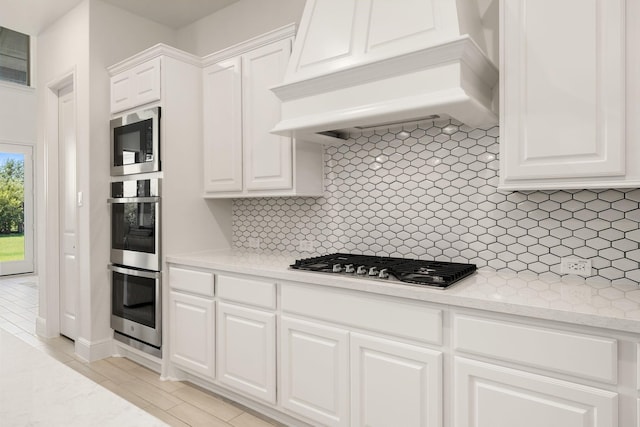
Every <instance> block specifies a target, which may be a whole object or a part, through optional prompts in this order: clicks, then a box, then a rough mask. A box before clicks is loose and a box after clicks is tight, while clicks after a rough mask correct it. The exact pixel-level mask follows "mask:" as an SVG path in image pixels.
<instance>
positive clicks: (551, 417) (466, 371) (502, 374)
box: [453, 358, 618, 427]
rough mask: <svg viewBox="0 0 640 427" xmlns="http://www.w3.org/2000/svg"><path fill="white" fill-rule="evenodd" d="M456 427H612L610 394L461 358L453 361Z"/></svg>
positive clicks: (614, 413)
mask: <svg viewBox="0 0 640 427" xmlns="http://www.w3.org/2000/svg"><path fill="white" fill-rule="evenodd" d="M454 375H455V400H454V411H453V412H454V414H455V420H454V426H456V427H513V426H518V427H540V426H545V427H613V426H617V425H618V395H617V394H616V393H613V392H610V391H605V390H600V389H597V388H593V387H587V386H584V385H581V384H574V383H571V382H567V381H561V380H556V379H554V378H549V377H545V376H541V375H536V374H531V373H528V372H524V371H519V370H515V369H509V368H503V367H499V366H495V365H490V364H487V363H482V362H477V361H474V360H468V359H463V358H456V359H455V362H454Z"/></svg>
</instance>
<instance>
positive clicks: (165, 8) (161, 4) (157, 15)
mask: <svg viewBox="0 0 640 427" xmlns="http://www.w3.org/2000/svg"><path fill="white" fill-rule="evenodd" d="M41 1H45V2H46V1H49V2H50V1H51V0H41ZM56 1H58V0H56ZM103 1H104V2H106V3H110V4H112V5H114V6H117V7H119V8H121V9H125V10H128V11H129V12H132V13H135V14H136V15H140V16H144V17H146V18H149V19H150V20H152V21H156V22H159V23H160V24H164V25H166V26H168V27H171V28H174V29H178V28H182V27H184V26H186V25H189V24H191V23H192V22H195V21H197V20H199V19H200V18H204V17H205V16H207V15H211V14H212V13H213V12H216V11H218V10H220V9H222V8H224V7H227V6H228V5H230V4H231V3H235V2H237V1H238V0H103Z"/></svg>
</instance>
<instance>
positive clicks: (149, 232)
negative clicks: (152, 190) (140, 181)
mask: <svg viewBox="0 0 640 427" xmlns="http://www.w3.org/2000/svg"><path fill="white" fill-rule="evenodd" d="M110 202H111V262H112V263H114V264H120V265H128V266H130V267H138V268H144V269H146V270H154V271H160V260H161V257H160V238H159V236H160V222H159V210H160V198H159V197H142V198H130V199H128V198H125V199H111V200H110Z"/></svg>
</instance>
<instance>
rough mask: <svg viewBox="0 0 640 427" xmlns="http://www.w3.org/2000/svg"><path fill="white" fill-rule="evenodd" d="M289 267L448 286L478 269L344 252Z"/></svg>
mask: <svg viewBox="0 0 640 427" xmlns="http://www.w3.org/2000/svg"><path fill="white" fill-rule="evenodd" d="M290 267H291V268H292V269H295V270H304V271H315V272H320V273H332V274H340V275H346V276H353V277H363V278H368V279H376V280H387V281H394V282H400V283H404V284H408V285H417V286H429V287H435V288H439V289H444V288H447V287H448V286H451V285H452V284H454V283H456V282H457V281H459V280H461V279H463V278H464V277H467V276H469V275H471V274H473V273H474V272H475V271H476V266H475V264H461V263H455V262H442V261H425V260H418V259H408V258H392V257H378V256H369V255H355V254H341V253H337V254H331V255H322V256H317V257H313V258H304V259H299V260H296V261H295V263H294V264H292V265H291V266H290Z"/></svg>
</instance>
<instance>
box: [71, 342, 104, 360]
mask: <svg viewBox="0 0 640 427" xmlns="http://www.w3.org/2000/svg"><path fill="white" fill-rule="evenodd" d="M75 353H76V354H77V355H78V357H80V358H81V359H84V360H86V361H87V362H93V361H96V360H100V359H104V358H106V357H111V356H112V355H113V339H111V338H105V339H103V340H99V341H89V340H87V339H85V338H82V337H78V338H77V339H76V347H75Z"/></svg>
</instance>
